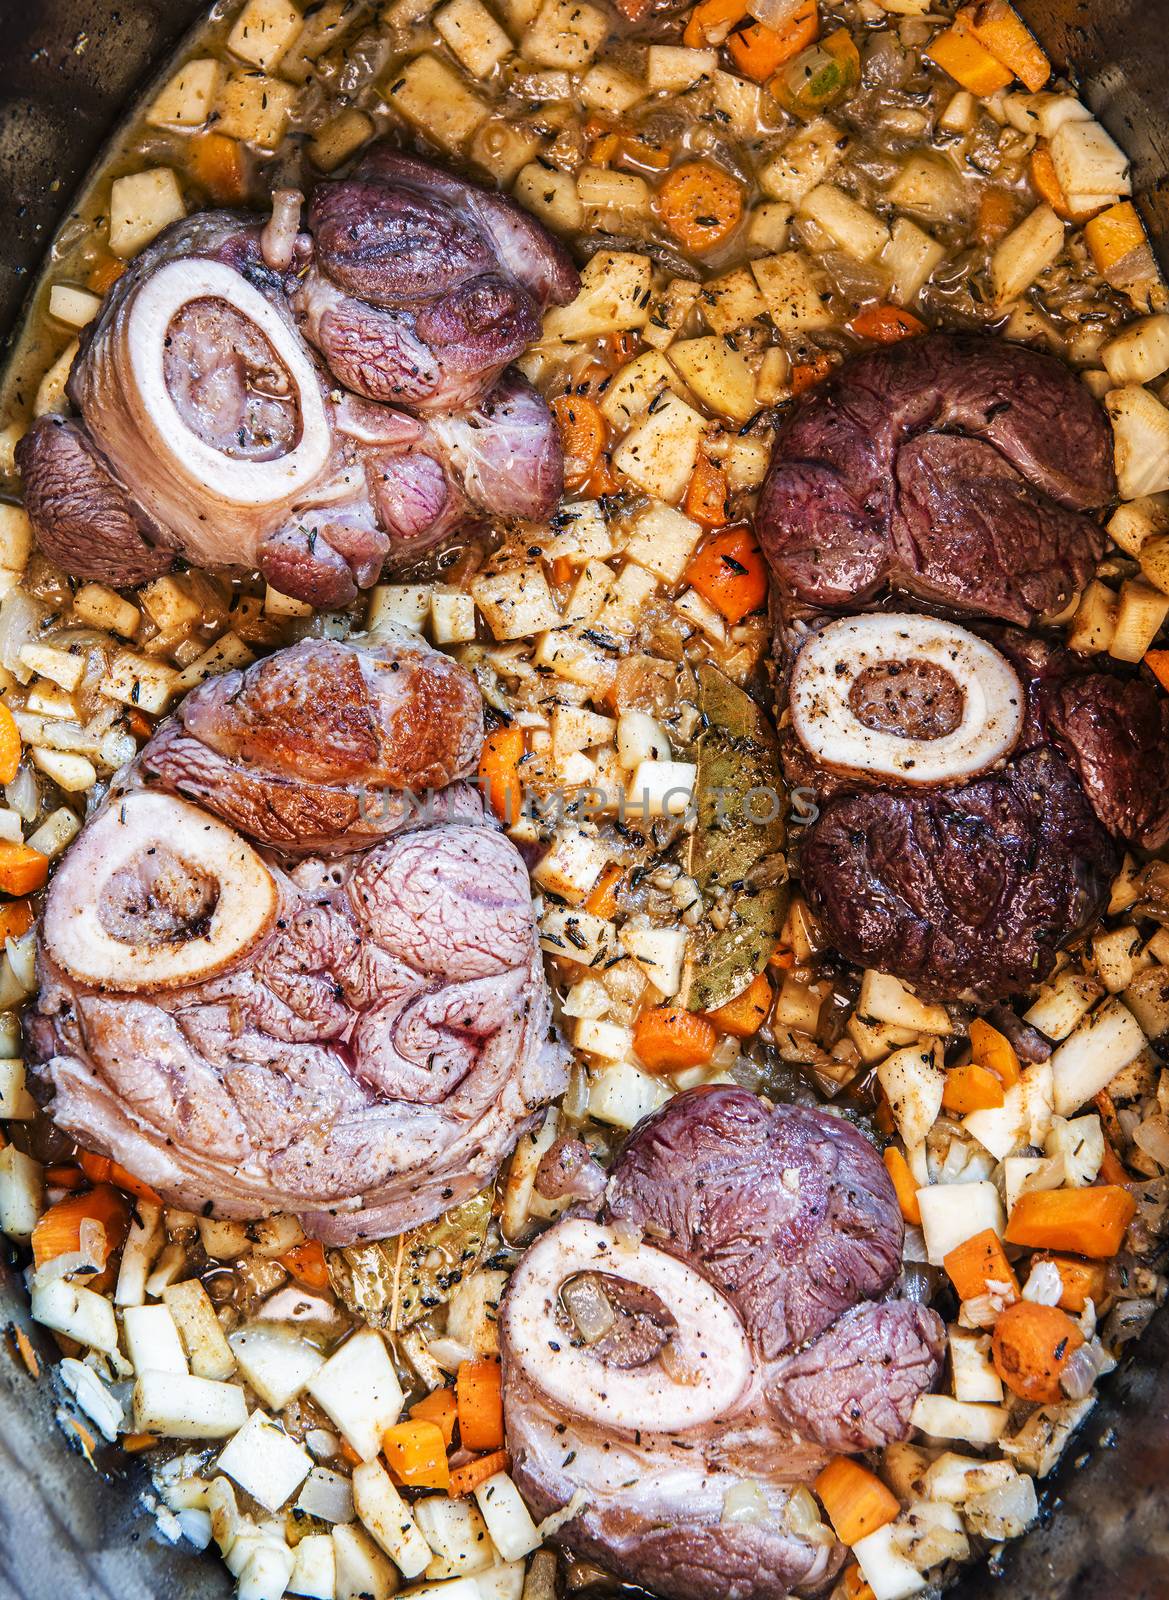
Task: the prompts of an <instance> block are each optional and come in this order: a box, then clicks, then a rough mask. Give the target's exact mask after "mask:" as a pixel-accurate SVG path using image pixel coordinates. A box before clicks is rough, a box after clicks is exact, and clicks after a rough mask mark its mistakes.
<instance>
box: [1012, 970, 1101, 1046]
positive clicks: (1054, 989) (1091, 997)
mask: <svg viewBox="0 0 1169 1600" xmlns="http://www.w3.org/2000/svg"><path fill="white" fill-rule="evenodd" d="M1103 992H1104V990H1103V988H1102V986H1101V985H1100V984H1099V983H1097V982H1096V980H1095V978H1093V977H1091V976H1090V975H1089V974H1088V973H1083V972H1077V971H1075V970H1074V968H1070V967H1069V968H1067V969H1065V970H1064V971H1063V972H1061V973H1059V974H1058V976H1057V977H1055V978H1054V979H1053V980H1052V982H1051V983H1049V984H1045V985H1044V986H1043V988H1042V989H1041V990H1040V993H1039V996H1038V998H1037V999H1036V1000H1035V1001H1034V1003H1033V1004H1032V1005H1031V1006H1030V1007H1029V1008H1028V1009H1027V1010H1026V1011H1025V1012H1024V1013H1023V1020H1024V1021H1025V1022H1029V1023H1030V1024H1031V1026H1032V1027H1033V1028H1038V1029H1039V1031H1040V1033H1045V1034H1046V1035H1047V1037H1048V1038H1049V1039H1066V1038H1067V1036H1068V1034H1069V1033H1071V1031H1072V1029H1073V1028H1074V1027H1075V1026H1076V1024H1077V1023H1078V1022H1080V1021H1081V1020H1082V1019H1083V1018H1084V1017H1086V1016H1087V1014H1088V1012H1089V1011H1091V1009H1092V1007H1093V1006H1094V1005H1095V1004H1096V1002H1097V1000H1099V998H1100V996H1101V995H1102V994H1103Z"/></svg>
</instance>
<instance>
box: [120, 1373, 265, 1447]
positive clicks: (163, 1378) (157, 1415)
mask: <svg viewBox="0 0 1169 1600" xmlns="http://www.w3.org/2000/svg"><path fill="white" fill-rule="evenodd" d="M247 1420H248V1408H247V1403H246V1401H245V1400H244V1392H243V1390H242V1389H241V1388H240V1386H239V1385H238V1384H236V1383H216V1382H214V1381H213V1380H212V1379H210V1378H195V1377H185V1376H183V1375H182V1374H181V1373H178V1372H140V1373H139V1374H138V1381H137V1382H136V1383H135V1385H134V1426H135V1428H136V1429H137V1431H138V1432H139V1433H160V1434H162V1435H163V1437H164V1438H167V1439H227V1438H230V1437H231V1435H232V1434H234V1433H238V1432H239V1430H240V1429H241V1428H242V1427H243V1425H244V1424H245V1422H247Z"/></svg>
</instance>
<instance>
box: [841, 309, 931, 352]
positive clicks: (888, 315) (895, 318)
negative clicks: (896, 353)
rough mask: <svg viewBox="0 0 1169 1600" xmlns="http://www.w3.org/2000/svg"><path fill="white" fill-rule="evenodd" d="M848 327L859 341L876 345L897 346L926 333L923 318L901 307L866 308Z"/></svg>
mask: <svg viewBox="0 0 1169 1600" xmlns="http://www.w3.org/2000/svg"><path fill="white" fill-rule="evenodd" d="M848 326H849V328H850V329H851V331H852V332H853V333H855V334H856V336H857V338H858V339H871V340H872V342H873V343H874V344H897V343H898V342H899V341H900V340H901V339H916V338H917V337H918V335H919V334H923V333H925V332H926V325H925V323H924V322H923V321H922V320H921V318H920V317H915V316H914V314H913V312H912V311H903V310H902V309H901V307H900V306H884V305H882V306H866V307H865V308H864V310H863V311H858V312H857V314H856V316H855V317H853V319H852V321H851V322H850V323H849V325H848Z"/></svg>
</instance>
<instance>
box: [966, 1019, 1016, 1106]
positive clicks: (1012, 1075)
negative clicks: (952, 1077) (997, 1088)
mask: <svg viewBox="0 0 1169 1600" xmlns="http://www.w3.org/2000/svg"><path fill="white" fill-rule="evenodd" d="M970 1053H971V1056H972V1057H973V1059H974V1060H975V1061H976V1062H977V1063H978V1065H979V1066H980V1067H989V1069H990V1070H991V1072H993V1073H994V1075H995V1076H996V1077H997V1078H998V1080H999V1082H1000V1083H1001V1084H1002V1085H1003V1087H1004V1088H1006V1089H1009V1088H1011V1087H1012V1085H1014V1084H1016V1083H1018V1081H1019V1078H1020V1076H1021V1068H1020V1066H1019V1058H1018V1056H1017V1055H1016V1054H1015V1048H1014V1046H1013V1045H1012V1043H1011V1041H1010V1040H1009V1039H1008V1038H1007V1036H1006V1034H1004V1033H1000V1032H999V1030H998V1029H997V1028H992V1027H991V1025H990V1023H989V1022H984V1021H983V1020H982V1018H981V1017H975V1019H974V1021H973V1022H972V1023H971V1024H970Z"/></svg>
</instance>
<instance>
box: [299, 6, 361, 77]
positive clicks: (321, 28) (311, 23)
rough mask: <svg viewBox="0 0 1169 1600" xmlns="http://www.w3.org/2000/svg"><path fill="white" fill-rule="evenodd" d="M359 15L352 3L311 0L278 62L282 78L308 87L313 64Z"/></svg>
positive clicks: (357, 9)
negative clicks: (293, 37) (303, 17)
mask: <svg viewBox="0 0 1169 1600" xmlns="http://www.w3.org/2000/svg"><path fill="white" fill-rule="evenodd" d="M358 13H359V7H358V6H356V5H355V4H354V0H313V3H312V4H311V5H309V6H308V7H307V15H306V17H305V20H304V27H303V28H301V30H300V32H299V33H298V34H297V36H296V38H295V40H294V41H293V44H292V45H290V46H289V48H288V49H287V50H286V51H285V52H284V55H283V57H282V58H281V61H280V73H281V76H282V77H285V78H288V79H290V80H291V82H293V83H307V82H308V80H309V78H310V77H312V76H313V69H314V66H315V64H316V63H317V62H318V61H319V60H320V59H321V57H322V56H323V55H324V54H325V52H326V51H328V50H331V49H332V47H333V46H334V45H336V44H339V43H340V42H341V40H342V38H343V37H344V35H345V34H346V32H347V31H348V30H349V28H350V26H351V25H352V24H353V23H354V22H355V21H357V19H358Z"/></svg>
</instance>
